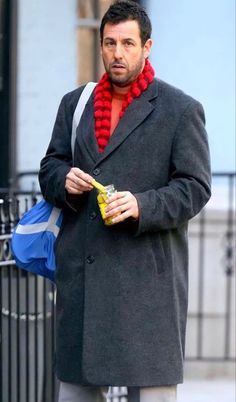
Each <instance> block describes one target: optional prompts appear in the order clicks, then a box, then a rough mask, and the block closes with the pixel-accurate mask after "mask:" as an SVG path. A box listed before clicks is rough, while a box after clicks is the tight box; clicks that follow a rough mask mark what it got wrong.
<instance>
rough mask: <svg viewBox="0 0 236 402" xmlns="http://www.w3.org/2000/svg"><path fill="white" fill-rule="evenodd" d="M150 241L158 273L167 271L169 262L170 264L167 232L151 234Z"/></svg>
mask: <svg viewBox="0 0 236 402" xmlns="http://www.w3.org/2000/svg"><path fill="white" fill-rule="evenodd" d="M150 242H151V248H152V253H153V257H154V260H155V270H156V272H157V274H158V275H159V274H161V273H163V272H165V271H166V269H167V268H168V264H170V251H169V249H170V247H169V240H168V235H167V234H164V235H162V234H160V233H153V234H150Z"/></svg>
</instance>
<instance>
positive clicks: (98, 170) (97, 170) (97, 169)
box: [93, 168, 101, 176]
mask: <svg viewBox="0 0 236 402" xmlns="http://www.w3.org/2000/svg"><path fill="white" fill-rule="evenodd" d="M100 173H101V169H99V168H96V169H94V171H93V174H94V176H98V175H99V174H100Z"/></svg>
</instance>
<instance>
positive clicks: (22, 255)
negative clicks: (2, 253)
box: [11, 200, 63, 281]
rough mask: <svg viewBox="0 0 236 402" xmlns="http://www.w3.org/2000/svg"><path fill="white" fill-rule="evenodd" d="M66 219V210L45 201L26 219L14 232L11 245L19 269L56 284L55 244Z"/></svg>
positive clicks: (26, 214)
mask: <svg viewBox="0 0 236 402" xmlns="http://www.w3.org/2000/svg"><path fill="white" fill-rule="evenodd" d="M62 219H63V213H62V210H61V209H59V208H56V207H54V206H53V205H52V204H50V203H48V202H47V201H45V200H42V201H40V202H39V203H38V204H36V205H35V206H34V207H32V208H31V209H30V210H29V211H28V212H26V213H25V214H24V215H23V217H22V218H21V220H20V221H19V223H18V225H17V226H16V228H15V230H14V232H13V235H12V242H11V246H12V252H13V255H14V258H15V260H16V264H17V266H18V267H19V268H22V269H24V270H26V271H29V272H32V273H34V274H37V275H41V276H44V277H46V278H49V279H50V280H51V281H54V273H55V269H56V263H55V255H54V244H55V240H56V238H57V235H58V233H59V230H60V226H61V223H62Z"/></svg>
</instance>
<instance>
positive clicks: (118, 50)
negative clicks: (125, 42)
mask: <svg viewBox="0 0 236 402" xmlns="http://www.w3.org/2000/svg"><path fill="white" fill-rule="evenodd" d="M122 55H123V54H122V48H121V45H120V44H117V45H116V47H115V51H114V57H115V58H116V59H121V58H122Z"/></svg>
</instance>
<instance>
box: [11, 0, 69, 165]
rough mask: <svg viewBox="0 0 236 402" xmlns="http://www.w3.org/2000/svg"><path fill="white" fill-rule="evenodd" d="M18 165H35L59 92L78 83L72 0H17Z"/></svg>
mask: <svg viewBox="0 0 236 402" xmlns="http://www.w3.org/2000/svg"><path fill="white" fill-rule="evenodd" d="M18 3H19V6H18V7H19V19H18V77H17V79H18V86H17V114H18V117H17V150H18V152H17V170H18V172H22V171H25V170H38V168H39V163H40V160H41V158H42V157H43V155H44V153H45V151H46V147H47V145H48V142H49V139H50V136H51V132H52V128H53V123H54V120H55V116H56V112H57V108H58V105H59V102H60V100H61V98H62V96H63V95H64V94H65V93H66V92H68V91H71V90H73V89H74V88H75V86H76V0H66V1H65V0H50V1H48V0H41V1H38V0H20V1H19V2H18Z"/></svg>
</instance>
